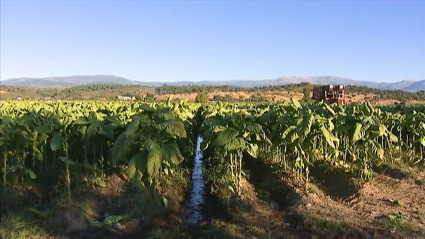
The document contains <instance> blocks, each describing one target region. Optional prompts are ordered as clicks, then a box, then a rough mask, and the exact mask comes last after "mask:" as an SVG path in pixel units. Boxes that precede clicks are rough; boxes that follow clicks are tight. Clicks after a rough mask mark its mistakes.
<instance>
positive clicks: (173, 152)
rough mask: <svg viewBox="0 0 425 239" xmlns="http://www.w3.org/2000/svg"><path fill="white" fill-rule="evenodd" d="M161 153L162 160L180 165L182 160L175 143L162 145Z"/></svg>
mask: <svg viewBox="0 0 425 239" xmlns="http://www.w3.org/2000/svg"><path fill="white" fill-rule="evenodd" d="M162 152H163V155H162V156H163V157H164V159H165V160H167V161H169V162H171V163H173V164H175V165H178V164H180V163H181V162H182V161H183V159H184V158H183V155H182V154H181V152H180V149H179V147H178V146H177V144H175V143H169V144H163V145H162Z"/></svg>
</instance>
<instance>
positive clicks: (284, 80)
mask: <svg viewBox="0 0 425 239" xmlns="http://www.w3.org/2000/svg"><path fill="white" fill-rule="evenodd" d="M301 82H310V83H311V84H319V85H329V84H332V85H357V86H367V87H370V88H376V89H381V90H404V91H410V92H416V91H421V90H425V80H421V81H416V80H403V81H399V82H395V83H387V82H373V81H358V80H352V79H348V78H343V77H338V76H283V77H279V78H277V79H269V80H230V81H197V82H193V81H178V82H142V81H132V80H129V79H125V78H122V77H118V76H113V75H78V76H66V77H44V78H13V79H8V80H5V81H3V82H1V84H2V85H10V86H34V87H36V86H59V85H60V86H76V85H86V84H126V85H145V86H162V85H165V84H166V85H173V86H181V85H211V86H224V85H228V86H236V87H244V88H251V87H256V86H257V87H259V86H273V85H287V84H297V83H301Z"/></svg>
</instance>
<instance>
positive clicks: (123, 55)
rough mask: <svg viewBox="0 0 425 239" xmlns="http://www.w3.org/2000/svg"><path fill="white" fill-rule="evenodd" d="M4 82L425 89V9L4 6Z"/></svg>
mask: <svg viewBox="0 0 425 239" xmlns="http://www.w3.org/2000/svg"><path fill="white" fill-rule="evenodd" d="M0 64H1V65H0V74H1V77H0V79H1V80H2V81H4V80H7V79H10V78H21V77H29V78H43V77H66V76H73V75H115V76H118V77H123V78H126V79H129V80H133V81H143V82H158V81H161V82H176V81H192V82H197V81H229V80H266V79H276V78H279V77H282V76H338V77H343V78H348V79H353V80H358V81H374V82H389V83H393V82H398V81H402V80H423V79H425V2H423V1H403V2H397V1H377V2H364V1H361V2H348V1H344V2H333V1H328V2H326V1H320V2H299V1H298V2H295V1H277V2H274V1H266V2H260V1H258V2H255V1H248V2H239V1H236V2H234V1H232V2H227V1H223V2H221V1H218V2H212V1H202V2H201V1H189V2H187V1H173V2H171V1H157V2H154V1H125V2H118V1H89V2H84V1H52V2H48V1H1V63H0Z"/></svg>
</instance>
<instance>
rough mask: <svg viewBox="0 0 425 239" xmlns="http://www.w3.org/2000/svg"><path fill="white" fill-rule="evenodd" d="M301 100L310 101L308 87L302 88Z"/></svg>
mask: <svg viewBox="0 0 425 239" xmlns="http://www.w3.org/2000/svg"><path fill="white" fill-rule="evenodd" d="M303 101H304V102H306V103H310V102H311V96H310V89H308V88H304V89H303Z"/></svg>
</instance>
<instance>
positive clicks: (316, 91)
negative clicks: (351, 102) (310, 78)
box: [313, 85, 348, 105]
mask: <svg viewBox="0 0 425 239" xmlns="http://www.w3.org/2000/svg"><path fill="white" fill-rule="evenodd" d="M313 99H314V100H316V101H321V100H323V101H324V102H326V103H329V104H331V103H342V104H343V105H347V104H348V100H347V99H346V98H345V86H344V85H324V86H316V87H314V88H313Z"/></svg>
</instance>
